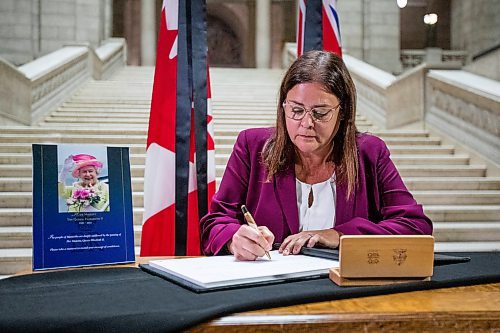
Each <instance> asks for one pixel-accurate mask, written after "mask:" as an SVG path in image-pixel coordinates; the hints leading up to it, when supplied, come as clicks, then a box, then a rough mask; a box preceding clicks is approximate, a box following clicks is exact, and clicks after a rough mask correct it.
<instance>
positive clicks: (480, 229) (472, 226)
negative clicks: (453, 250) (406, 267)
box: [433, 217, 500, 242]
mask: <svg viewBox="0 0 500 333" xmlns="http://www.w3.org/2000/svg"><path fill="white" fill-rule="evenodd" d="M433 235H434V237H435V240H436V241H441V242H447V241H453V242H474V241H476V242H477V241H500V217H499V220H498V221H496V222H444V223H434V232H433Z"/></svg>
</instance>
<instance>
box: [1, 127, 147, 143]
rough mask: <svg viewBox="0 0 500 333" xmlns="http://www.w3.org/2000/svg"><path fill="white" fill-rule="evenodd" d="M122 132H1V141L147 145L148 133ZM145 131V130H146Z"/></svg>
mask: <svg viewBox="0 0 500 333" xmlns="http://www.w3.org/2000/svg"><path fill="white" fill-rule="evenodd" d="M120 130H121V132H122V134H121V135H120V134H111V135H106V134H100V135H99V134H59V133H54V131H53V132H52V134H49V133H47V134H45V135H40V134H23V135H19V134H3V133H1V134H0V143H2V144H3V143H27V142H29V143H43V144H59V143H80V144H81V143H84V144H88V143H89V142H92V144H105V145H118V146H125V145H126V144H144V145H146V134H144V135H134V134H128V128H127V136H126V137H124V136H123V131H124V130H123V128H121V129H120ZM144 133H145V132H144Z"/></svg>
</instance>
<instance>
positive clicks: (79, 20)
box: [0, 0, 112, 65]
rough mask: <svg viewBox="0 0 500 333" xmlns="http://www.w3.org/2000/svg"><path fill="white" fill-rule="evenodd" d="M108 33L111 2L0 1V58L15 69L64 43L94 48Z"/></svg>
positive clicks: (78, 0) (63, 0) (57, 0)
mask: <svg viewBox="0 0 500 333" xmlns="http://www.w3.org/2000/svg"><path fill="white" fill-rule="evenodd" d="M111 30H112V1H111V0H50V1H42V0H2V1H0V56H2V57H3V58H5V59H7V60H8V61H10V62H11V63H13V64H15V65H20V64H23V63H26V62H28V61H31V60H33V59H35V58H38V57H40V56H43V55H45V54H48V53H49V52H52V51H54V50H57V49H58V48H61V47H63V46H64V45H65V44H68V43H75V42H85V43H89V44H90V45H91V46H98V45H99V44H100V43H101V42H102V41H103V40H105V39H107V38H109V37H111V33H112V31H111Z"/></svg>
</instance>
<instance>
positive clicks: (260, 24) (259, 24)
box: [255, 0, 271, 68]
mask: <svg viewBox="0 0 500 333" xmlns="http://www.w3.org/2000/svg"><path fill="white" fill-rule="evenodd" d="M255 4H256V10H255V19H256V20H255V26H256V29H255V30H256V34H255V64H256V67H257V68H269V66H270V65H271V0H255Z"/></svg>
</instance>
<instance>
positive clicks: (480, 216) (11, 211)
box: [0, 205, 500, 227]
mask: <svg viewBox="0 0 500 333" xmlns="http://www.w3.org/2000/svg"><path fill="white" fill-rule="evenodd" d="M133 211H134V224H135V225H141V224H142V215H143V211H144V208H143V207H134V209H133ZM424 211H425V213H426V214H427V216H428V217H429V218H430V219H431V220H432V221H443V222H461V221H485V222H490V221H498V220H499V219H498V217H499V216H500V205H425V206H424ZM30 225H32V210H31V208H0V226H5V227H7V226H13V227H14V226H30Z"/></svg>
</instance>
